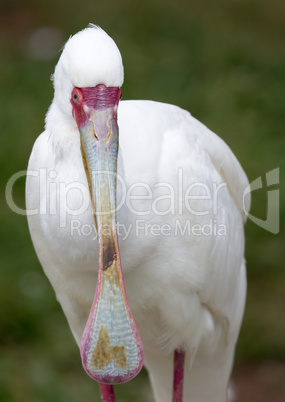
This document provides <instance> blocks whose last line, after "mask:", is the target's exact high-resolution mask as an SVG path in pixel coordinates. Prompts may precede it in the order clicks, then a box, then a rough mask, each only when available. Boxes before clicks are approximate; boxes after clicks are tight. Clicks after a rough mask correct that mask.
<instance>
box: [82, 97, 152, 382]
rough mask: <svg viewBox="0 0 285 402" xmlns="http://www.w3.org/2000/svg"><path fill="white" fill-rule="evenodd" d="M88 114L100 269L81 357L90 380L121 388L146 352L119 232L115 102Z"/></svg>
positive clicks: (86, 151)
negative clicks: (124, 272)
mask: <svg viewBox="0 0 285 402" xmlns="http://www.w3.org/2000/svg"><path fill="white" fill-rule="evenodd" d="M85 111H86V112H88V114H89V119H88V121H87V123H86V124H85V125H84V127H80V136H81V152H82V158H83V163H84V167H85V171H86V175H87V180H88V184H89V190H90V196H91V199H92V205H93V213H94V219H95V223H96V226H97V231H98V248H99V264H98V265H99V267H98V281H97V289H96V293H95V297H94V300H93V304H92V307H91V311H90V314H89V318H88V321H87V324H86V326H85V329H84V333H83V336H82V339H81V344H80V353H81V358H82V363H83V366H84V369H85V371H86V372H87V373H88V375H89V376H90V377H92V378H93V379H94V380H96V381H98V382H100V383H103V384H118V383H123V382H126V381H129V380H130V379H132V378H133V377H135V376H136V375H137V374H138V373H139V371H140V370H141V368H142V366H143V359H144V352H143V346H142V342H141V339H140V335H139V333H138V330H137V328H136V325H135V322H134V319H133V316H132V313H131V310H130V307H129V304H128V300H127V296H126V291H125V286H124V280H123V275H122V268H121V261H120V252H119V244H118V238H117V233H116V215H115V214H116V176H117V155H118V125H117V104H115V105H110V104H106V105H104V104H103V105H102V104H100V106H99V107H95V108H94V109H92V110H86V109H85Z"/></svg>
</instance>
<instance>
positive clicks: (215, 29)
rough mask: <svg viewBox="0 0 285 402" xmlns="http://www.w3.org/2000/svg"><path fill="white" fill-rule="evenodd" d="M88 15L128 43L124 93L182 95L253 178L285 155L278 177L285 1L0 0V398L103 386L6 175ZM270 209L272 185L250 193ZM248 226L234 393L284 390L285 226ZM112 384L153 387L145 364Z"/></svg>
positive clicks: (79, 392)
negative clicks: (92, 374)
mask: <svg viewBox="0 0 285 402" xmlns="http://www.w3.org/2000/svg"><path fill="white" fill-rule="evenodd" d="M89 22H93V23H95V24H98V25H100V26H101V27H102V28H103V29H104V30H106V31H107V32H108V33H109V35H110V36H111V37H113V38H114V40H115V41H116V43H117V45H118V47H119V49H120V50H121V53H122V56H123V60H124V66H125V84H124V86H123V97H124V98H125V99H139V98H140V99H153V100H158V101H163V102H167V103H174V104H177V105H179V106H181V107H183V108H185V109H187V110H189V111H191V113H192V114H193V115H194V116H195V117H197V118H198V119H199V120H201V121H202V122H203V123H204V124H206V125H207V126H208V127H209V128H211V129H212V130H213V131H215V132H216V133H217V134H219V135H220V136H221V137H222V138H223V139H224V140H225V141H226V142H227V143H228V144H229V146H230V147H231V148H232V150H233V151H234V153H235V154H236V156H237V157H238V159H239V160H240V162H241V164H242V166H243V167H244V169H245V171H246V173H247V175H248V177H249V180H250V181H253V180H254V179H256V178H258V177H260V176H262V178H263V179H264V178H265V173H266V172H268V171H271V170H273V169H275V168H277V167H280V177H281V179H282V178H283V171H284V163H285V158H284V149H285V147H284V145H285V128H284V127H285V116H284V104H285V90H284V89H285V45H284V44H285V3H284V1H281V0H280V1H279V0H273V1H271V2H268V1H267V0H216V1H210V0H209V1H206V0H200V1H199V2H198V1H193V0H191V1H189V0H188V1H186V0H179V1H175V2H174V1H170V0H152V1H150V0H145V1H141V2H138V1H131V0H121V1H115V0H105V1H100V2H99V1H94V0H93V1H90V0H87V1H84V0H82V1H81V2H78V1H75V0H68V1H67V0H61V1H58V0H57V1H56V0H50V1H47V2H40V1H36V0H26V1H20V0H1V1H0V52H1V53H0V55H1V56H0V79H1V88H0V93H1V100H0V105H1V106H0V128H1V131H0V132H1V135H0V143H1V146H0V155H1V157H0V164H1V165H0V175H1V201H0V202H1V208H0V218H1V230H0V247H1V250H0V256H1V257H0V264H1V271H0V275H1V278H0V300H1V308H0V348H1V350H0V401H3V402H4V401H5V402H10V401H24V402H37V401H41V402H46V401H60V402H65V401H68V402H75V401H78V402H79V401H80V402H81V401H82V400H85V401H99V400H100V397H99V392H98V388H97V384H96V383H94V382H93V381H92V380H90V379H89V378H88V377H87V375H86V374H85V373H84V371H83V369H82V367H81V362H80V357H79V352H78V349H77V346H76V345H75V342H74V341H73V338H72V335H71V333H70V331H69V328H68V325H67V322H66V320H65V317H64V316H63V313H62V312H61V309H60V307H59V305H58V304H57V302H56V300H55V296H54V292H53V290H52V288H51V286H50V285H49V282H48V280H47V279H46V277H45V276H44V274H43V272H42V269H41V267H40V264H39V262H38V260H37V257H36V255H35V252H34V249H33V246H32V243H31V240H30V236H29V232H28V227H27V222H26V217H25V216H20V215H17V214H15V213H13V212H11V210H10V209H9V208H8V206H7V203H6V201H5V195H4V192H5V185H6V183H7V181H8V179H9V178H10V177H11V176H12V175H13V174H14V173H16V172H18V171H21V170H24V169H26V167H27V163H28V158H29V154H30V152H31V149H32V146H33V143H34V141H35V139H36V137H37V136H38V135H39V134H40V133H41V131H42V130H43V125H44V116H45V113H46V111H47V108H48V106H49V104H50V103H51V100H52V96H53V89H52V84H51V82H50V80H49V78H50V75H51V74H52V73H53V70H54V66H55V64H56V62H57V59H58V56H59V53H58V50H59V49H60V47H61V46H62V44H63V43H64V42H65V41H66V40H67V39H68V37H69V36H70V35H71V34H74V33H76V32H77V31H78V30H80V29H82V28H84V27H86V25H87V24H88V23H89ZM43 28H44V29H43ZM24 182H25V180H24V177H22V178H20V179H19V180H18V181H17V182H16V183H15V185H14V187H13V199H14V202H15V203H16V204H17V205H18V206H20V207H21V208H23V207H24V184H25V183H24ZM283 186H284V184H283V183H280V185H279V186H276V185H275V186H274V188H275V189H278V188H280V190H281V191H280V222H281V223H282V219H283V218H284V199H283V197H284V194H283V192H282V187H283ZM266 209H267V198H266V189H265V188H264V189H261V190H257V191H255V192H254V193H253V204H252V211H251V212H252V214H253V215H254V216H257V217H259V218H262V219H265V218H266ZM282 216H283V218H282ZM246 235H247V243H246V258H247V261H248V298H247V306H246V311H245V317H244V321H243V326H242V330H241V335H240V339H239V343H238V346H237V353H236V363H235V371H234V373H235V374H234V378H235V379H236V388H237V392H240V396H239V399H238V401H243V402H245V401H255V402H257V401H268V400H270V401H275V402H278V401H281V400H282V401H283V400H285V396H284V395H285V389H284V388H285V385H284V384H285V381H284V376H285V370H284V366H285V363H284V362H285V319H284V315H285V313H284V310H285V309H284V307H285V270H284V249H285V243H284V241H285V235H284V230H282V228H281V230H280V233H279V234H278V235H274V234H272V233H269V232H267V231H265V230H264V229H261V228H259V227H258V226H256V225H255V224H254V223H252V222H251V221H249V222H248V223H247V225H246ZM266 370H267V371H266ZM260 373H261V374H260ZM247 382H248V384H247ZM253 384H256V385H255V386H256V390H257V391H256V393H255V391H254V390H253V389H252V388H251V387H252V386H253ZM264 384H265V385H267V388H266V389H265V388H264V387H265V385H264ZM239 390H240V391H239ZM258 390H259V392H258ZM242 392H244V394H242ZM251 392H253V394H252V395H254V396H253V397H250V396H249V395H250V393H251ZM266 392H268V395H269V396H268V397H267V396H266ZM116 393H117V395H118V401H136V402H140V401H152V400H153V399H152V396H151V390H150V387H149V384H148V380H147V376H146V373H145V372H142V374H140V375H139V376H138V377H137V378H136V379H135V380H133V381H132V382H131V383H128V384H124V385H121V386H117V387H116ZM241 395H242V396H241ZM262 398H265V399H262ZM204 402H207V401H204Z"/></svg>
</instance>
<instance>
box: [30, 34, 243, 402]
mask: <svg viewBox="0 0 285 402" xmlns="http://www.w3.org/2000/svg"><path fill="white" fill-rule="evenodd" d="M122 83H123V67H122V63H121V56H120V53H119V51H118V49H117V47H116V45H115V44H114V42H113V41H112V40H111V39H110V38H109V37H108V36H107V35H106V33H105V32H104V31H102V30H101V29H99V28H96V27H89V28H87V29H86V30H84V31H82V32H81V33H79V34H77V35H75V36H74V37H72V38H71V39H70V40H69V41H68V42H67V44H66V46H65V48H64V50H63V53H62V56H61V58H60V61H59V63H58V65H57V67H56V70H55V75H54V87H55V97H54V100H53V103H52V105H51V107H50V109H49V112H48V114H47V117H46V127H45V131H44V132H43V133H42V134H41V135H40V136H39V138H38V139H37V141H36V143H35V145H34V148H33V151H32V154H31V157H30V161H29V167H28V168H29V170H30V171H34V172H39V173H38V174H37V173H33V174H32V175H31V174H30V175H28V178H27V188H26V200H27V209H28V210H34V209H37V210H38V211H39V212H41V213H35V214H31V215H30V216H29V227H30V232H31V236H32V240H33V243H34V246H35V249H36V252H37V254H38V257H39V259H40V262H41V264H42V266H43V268H44V271H45V273H46V275H47V277H48V278H49V280H50V282H51V284H52V286H53V287H54V289H55V292H56V297H57V299H58V301H59V302H60V304H61V306H62V308H63V311H64V313H65V315H66V317H67V320H68V322H69V325H70V328H71V330H72V332H73V335H74V337H75V339H76V341H77V343H79V342H80V338H81V336H82V332H83V329H84V326H85V324H86V321H87V318H88V314H89V311H90V307H91V303H92V300H93V296H94V291H95V288H96V278H97V270H98V268H97V258H98V257H97V252H98V246H97V241H96V239H94V237H95V234H96V231H95V226H94V220H93V215H92V208H91V202H89V193H88V184H87V180H86V175H85V172H84V168H83V164H82V157H81V152H80V138H79V131H78V128H77V125H76V122H75V120H74V118H73V116H72V108H71V104H70V94H71V91H72V89H73V87H79V88H80V87H94V86H96V85H98V84H105V85H106V86H121V85H122ZM118 123H119V138H120V140H119V141H120V148H119V159H118V176H119V181H118V189H117V199H118V204H119V210H118V212H117V221H118V224H119V228H120V230H119V244H120V253H121V259H122V267H123V274H124V280H125V286H126V291H127V295H128V300H129V304H130V307H131V310H132V313H133V316H134V319H135V322H136V324H137V327H138V330H139V332H140V335H141V338H142V341H143V345H144V349H145V365H146V367H147V369H148V371H149V374H150V380H151V383H152V386H153V389H154V393H155V397H156V400H157V401H160V402H167V401H170V400H171V389H172V370H173V367H172V364H173V355H172V353H173V351H174V350H175V349H177V348H180V347H183V348H184V349H185V351H186V367H185V370H186V371H185V380H184V401H191V402H205V401H212V402H223V401H226V389H227V383H228V380H229V375H230V372H231V367H232V361H233V354H234V349H235V344H236V340H237V337H238V333H239V328H240V324H241V320H242V315H243V310H244V303H245V294H246V272H245V262H244V231H243V223H244V220H245V215H244V213H243V208H242V196H243V192H244V189H245V188H246V186H247V185H248V181H247V178H246V176H245V173H244V172H243V170H242V168H241V166H240V164H239V163H238V161H237V159H236V158H235V156H234V155H233V153H232V152H231V150H230V149H229V148H228V146H227V145H226V144H225V143H224V142H223V141H222V140H221V139H220V138H219V137H218V136H216V135H215V134H214V133H212V132H211V131H210V130H209V129H208V128H206V127H205V126H204V125H203V124H201V123H200V122H198V121H197V120H196V119H195V118H194V117H192V116H191V115H190V114H189V113H188V112H186V111H184V110H182V109H180V108H178V107H176V106H172V105H168V104H162V103H157V102H151V101H121V102H120V103H119V107H118ZM41 180H46V184H45V185H43V184H42V183H43V182H42V181H41ZM40 182H41V184H40ZM78 183H79V184H78ZM199 183H200V184H199ZM222 183H226V186H225V185H223V184H222ZM82 194H84V196H85V201H83V196H82ZM195 195H196V196H197V198H196V199H195V198H194V197H193V196H195ZM134 196H138V199H135V197H134ZM120 201H122V202H120ZM87 204H88V207H86V208H85V206H87ZM120 204H122V205H120ZM80 208H81V211H80V212H82V213H80V215H78V216H77V215H76V214H75V212H76V211H78V210H80ZM66 211H68V212H66ZM134 211H136V213H134ZM194 211H195V213H194ZM123 225H124V226H123ZM195 225H196V226H195ZM128 230H129V233H128V234H127V231H128ZM183 231H184V233H183Z"/></svg>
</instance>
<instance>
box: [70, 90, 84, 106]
mask: <svg viewBox="0 0 285 402" xmlns="http://www.w3.org/2000/svg"><path fill="white" fill-rule="evenodd" d="M71 98H72V101H73V102H74V103H76V104H77V105H79V104H80V103H81V100H82V94H81V92H80V91H79V89H78V88H74V89H73V91H72V94H71Z"/></svg>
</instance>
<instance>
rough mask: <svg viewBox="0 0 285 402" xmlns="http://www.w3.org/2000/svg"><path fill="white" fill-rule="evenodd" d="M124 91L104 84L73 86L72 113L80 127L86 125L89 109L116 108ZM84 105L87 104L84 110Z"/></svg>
mask: <svg viewBox="0 0 285 402" xmlns="http://www.w3.org/2000/svg"><path fill="white" fill-rule="evenodd" d="M121 97H122V92H121V90H120V88H119V87H106V86H105V85H103V84H100V85H97V86H96V87H86V88H77V87H75V88H73V90H72V92H71V99H70V102H71V104H72V115H73V117H74V118H75V120H76V123H77V126H78V129H80V128H81V127H84V125H85V124H86V122H87V121H88V119H89V117H90V113H88V110H92V109H106V108H114V109H115V107H116V106H117V105H118V103H119V100H120V98H121ZM84 106H87V108H86V110H84Z"/></svg>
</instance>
